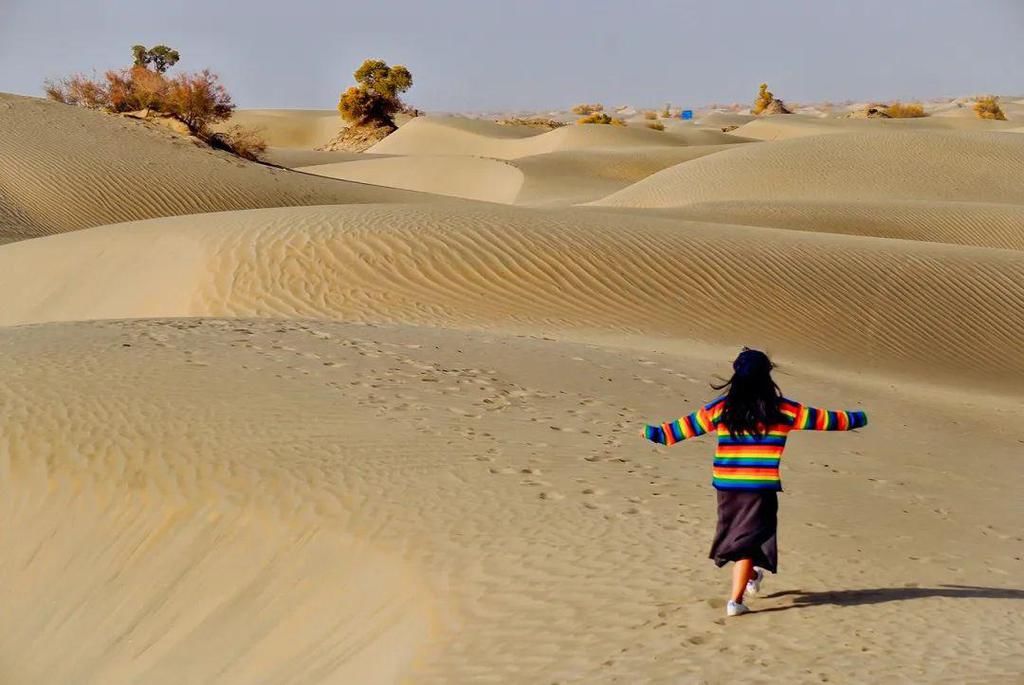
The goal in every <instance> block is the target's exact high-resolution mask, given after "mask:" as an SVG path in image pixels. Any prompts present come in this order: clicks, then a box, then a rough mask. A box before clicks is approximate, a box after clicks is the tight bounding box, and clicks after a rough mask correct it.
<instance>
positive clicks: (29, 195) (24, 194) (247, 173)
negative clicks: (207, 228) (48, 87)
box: [0, 94, 428, 241]
mask: <svg viewBox="0 0 1024 685" xmlns="http://www.w3.org/2000/svg"><path fill="white" fill-rule="evenodd" d="M0 116H2V117H3V126H0V162H2V163H0V228H6V229H7V231H6V232H5V233H3V234H0V241H11V240H19V239H23V238H26V237H32V236H38V235H48V234H53V233H60V232H63V231H70V230H75V229H79V228H85V227H87V226H97V225H101V224H110V223H115V222H120V221H132V220H136V219H148V218H152V217H160V216H170V215H179V214H194V213H197V212H213V211H222V210H229V209H248V208H254V207H279V206H289V205H303V204H307V205H308V204H332V203H348V202H383V201H413V202H415V201H417V197H416V196H414V195H410V194H408V193H403V192H402V191H396V190H389V189H381V188H374V187H370V186H365V185H359V184H353V183H346V182H344V181H331V180H327V179H322V178H316V177H312V176H308V175H302V174H294V173H291V172H288V171H282V170H277V169H272V168H269V167H265V166H261V165H258V164H253V163H250V162H246V161H244V160H240V159H238V158H237V157H234V156H231V155H228V154H226V153H222V152H216V151H213V150H210V149H208V148H204V147H199V146H197V144H196V143H195V142H194V141H192V140H191V139H189V138H185V137H182V136H178V135H176V134H173V133H171V132H169V131H164V130H157V129H152V128H149V127H147V126H146V125H144V124H143V123H141V122H139V121H135V120H130V119H124V118H121V117H114V116H110V115H106V114H101V113H98V112H92V111H87V110H84V109H80V108H76V107H69V106H67V105H60V104H58V103H53V102H48V101H45V100H39V99H35V98H25V97H20V96H14V95H2V94H0ZM426 199H428V198H420V200H426Z"/></svg>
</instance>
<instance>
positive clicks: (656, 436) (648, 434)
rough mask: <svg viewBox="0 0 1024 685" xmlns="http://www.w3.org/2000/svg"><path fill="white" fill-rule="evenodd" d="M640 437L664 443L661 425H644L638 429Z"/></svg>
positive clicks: (660, 443)
mask: <svg viewBox="0 0 1024 685" xmlns="http://www.w3.org/2000/svg"><path fill="white" fill-rule="evenodd" d="M640 437H641V438H643V439H644V440H650V441H651V442H653V443H656V444H658V445H664V444H665V431H664V429H662V427H661V426H644V427H643V429H642V430H641V431H640Z"/></svg>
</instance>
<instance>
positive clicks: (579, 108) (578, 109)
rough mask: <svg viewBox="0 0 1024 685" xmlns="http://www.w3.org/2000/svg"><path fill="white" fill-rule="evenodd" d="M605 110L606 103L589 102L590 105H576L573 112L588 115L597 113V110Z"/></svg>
mask: <svg viewBox="0 0 1024 685" xmlns="http://www.w3.org/2000/svg"><path fill="white" fill-rule="evenodd" d="M603 111H604V105H601V104H597V103H594V104H589V105H588V104H582V105H576V106H575V107H573V108H572V113H573V114H581V115H584V116H586V115H588V114H596V113H597V112H603Z"/></svg>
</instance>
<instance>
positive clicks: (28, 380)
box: [0, 232, 1024, 685]
mask: <svg viewBox="0 0 1024 685" xmlns="http://www.w3.org/2000/svg"><path fill="white" fill-rule="evenodd" d="M86 233H88V232H86ZM75 235H81V234H73V235H69V236H67V237H69V238H70V237H74V236H75ZM30 242H31V241H30ZM4 249H6V248H4ZM0 349H3V351H4V354H3V355H0V371H2V373H3V377H4V378H5V379H6V382H5V383H4V385H3V386H2V387H0V401H2V402H3V405H4V407H5V411H4V414H3V416H2V418H0V434H2V435H3V436H4V445H5V449H4V453H3V455H4V458H3V461H2V463H0V488H2V494H3V498H2V499H0V501H2V502H3V504H2V505H0V506H2V507H3V514H4V515H3V517H2V519H0V520H2V523H0V526H2V533H3V535H0V552H2V554H0V559H2V560H3V561H2V563H0V581H2V582H0V600H2V601H3V604H4V612H3V618H2V620H0V635H2V636H3V638H4V639H3V640H0V661H2V663H3V667H2V669H3V673H4V677H5V679H6V680H9V681H11V682H74V683H81V684H83V685H93V684H97V685H98V684H100V683H104V684H109V683H137V682H146V683H167V684H168V685H169V684H171V683H182V682H214V681H216V682H219V683H251V682H294V683H337V682H344V683H367V684H368V685H374V684H376V683H394V682H403V681H405V682H416V683H463V682H473V681H475V680H485V679H486V680H493V681H495V682H552V681H559V682H588V683H604V682H634V681H635V680H636V679H637V677H638V676H641V677H643V678H645V679H649V680H650V681H652V682H665V683H671V682H680V679H681V678H685V679H690V680H697V679H704V680H708V681H711V682H716V681H727V680H730V679H734V678H736V677H738V676H739V675H741V674H742V673H749V661H748V659H747V658H745V655H749V654H750V652H751V650H754V651H756V653H757V654H758V655H759V657H758V658H759V660H760V661H761V662H763V668H764V669H765V670H766V672H770V673H771V675H772V678H775V677H778V676H782V677H784V678H786V679H787V680H790V681H794V682H799V681H801V680H804V679H806V676H807V675H808V673H810V674H811V675H812V676H813V677H814V678H815V679H817V680H822V679H825V678H827V679H828V680H829V681H831V682H842V681H843V680H844V679H846V677H847V675H848V674H849V673H851V672H856V673H857V674H858V676H862V677H864V678H867V679H868V680H870V681H872V682H909V681H917V682H934V681H937V680H941V679H952V680H960V681H970V680H982V681H986V680H990V681H991V680H998V679H999V678H1000V677H1005V676H1008V675H1009V674H1011V673H1012V672H1013V669H1014V668H1015V664H1017V663H1019V660H1020V657H1021V649H1020V644H1019V640H1017V639H1016V636H1017V634H1018V632H1019V631H1018V630H1017V628H1018V627H1019V622H1020V617H1019V612H1018V611H1016V608H1015V605H1016V603H1017V601H1019V599H1020V597H1021V591H1020V590H1019V589H1014V588H1018V586H1019V584H1017V583H1015V582H1014V580H1013V579H1014V577H1015V574H1016V571H1017V566H1018V563H1019V562H1017V561H1016V560H1015V559H1014V556H1019V555H1020V546H1021V545H1020V537H1019V531H1017V530H1016V529H1015V528H1014V526H1013V525H1012V522H1013V521H1015V520H1017V519H1019V517H1020V516H1021V515H1022V514H1024V511H1022V510H1021V504H1020V501H1019V498H1016V497H1014V493H1015V488H1016V482H1015V481H1014V479H1012V478H1006V477H1005V470H1003V469H1004V467H1005V465H1006V464H1008V463H1013V460H1014V459H1016V458H1017V455H1018V454H1017V453H1018V452H1019V450H1017V449H1016V447H1017V440H1019V439H1024V435H1022V434H1021V430H1020V428H1019V426H1020V425H1022V422H1021V420H1020V419H1021V415H1022V413H1024V412H1022V410H1021V408H1020V407H1019V406H1016V405H1014V404H1008V403H1006V402H1005V401H1003V402H1000V403H998V404H996V403H993V402H991V401H983V400H981V401H976V400H974V399H972V398H971V396H970V395H969V394H968V395H964V394H962V393H957V394H956V395H955V397H951V398H949V399H948V400H943V399H942V398H941V396H939V397H938V398H935V397H931V396H929V395H921V394H916V395H915V394H914V393H913V391H912V390H911V389H910V388H907V387H903V386H901V387H899V388H898V389H893V388H890V387H889V384H884V385H881V386H879V387H875V388H872V387H870V386H864V385H858V384H855V383H851V382H849V381H844V380H843V378H842V377H841V376H838V377H837V376H836V374H834V373H831V374H828V375H827V376H824V377H821V378H816V377H815V376H814V375H813V374H808V373H805V372H801V366H799V365H795V366H793V367H792V369H791V370H790V371H788V372H786V373H784V374H783V375H780V379H781V380H782V382H783V384H784V387H785V388H786V391H787V392H788V393H790V394H794V395H796V396H799V397H801V398H807V399H806V401H812V402H819V401H825V400H827V401H829V402H834V403H836V404H837V406H867V407H869V408H870V409H871V411H872V412H873V422H872V426H871V430H870V431H863V432H862V433H858V434H853V435H845V436H835V435H810V434H807V435H804V434H802V435H800V436H798V438H794V439H793V440H791V447H790V448H789V450H787V453H786V463H787V466H786V467H785V469H786V478H787V482H788V487H789V489H790V491H791V492H790V493H789V494H788V495H787V496H786V499H785V504H784V508H785V509H784V515H783V517H782V533H781V536H782V539H783V549H782V555H781V558H782V575H780V576H778V577H772V578H770V579H769V581H768V582H767V583H766V590H767V591H768V593H769V594H770V596H768V597H763V598H759V599H757V600H756V604H755V606H756V607H757V608H758V609H760V610H761V611H759V612H757V613H755V614H752V615H750V616H749V617H747V618H745V619H743V621H742V622H737V623H728V624H725V623H724V622H723V620H722V618H721V614H722V599H721V594H722V592H723V591H724V590H723V588H724V587H725V573H724V572H722V571H718V570H716V569H715V568H714V566H713V565H712V564H711V563H710V562H709V561H707V560H706V559H704V558H703V557H704V555H705V554H706V551H707V545H708V543H709V540H710V536H711V533H712V531H713V522H714V514H715V509H714V502H713V497H712V494H711V492H710V488H709V486H708V485H707V479H708V470H709V468H710V466H709V461H710V457H709V454H710V453H709V449H710V448H709V446H708V445H707V444H688V445H683V446H679V447H676V448H673V451H671V452H668V451H665V450H659V449H656V448H653V447H645V446H643V445H642V444H638V443H637V442H636V441H635V438H634V435H635V430H634V429H635V424H636V422H637V421H638V420H642V419H644V418H646V417H649V416H660V415H661V414H664V413H665V412H666V411H671V410H673V409H676V410H680V409H681V408H684V407H688V406H693V405H696V404H697V403H699V402H702V401H704V400H705V399H706V397H707V395H708V394H709V393H710V392H711V390H710V388H708V387H707V385H706V381H707V380H708V379H709V378H711V377H712V374H714V373H718V372H721V371H722V370H723V369H722V367H723V364H722V363H721V358H722V355H723V352H722V351H716V352H715V355H714V356H716V357H718V359H717V360H716V361H715V362H709V361H707V360H705V359H704V358H703V357H702V356H701V355H700V354H696V355H695V354H693V351H692V350H685V351H684V350H681V349H679V348H678V347H677V348H676V350H675V351H673V352H671V353H662V352H652V351H641V350H636V349H628V348H627V349H617V348H616V347H602V346H595V345H577V344H573V343H569V342H565V341H562V342H554V341H549V340H541V339H529V338H517V337H504V336H500V335H495V334H487V335H471V334H465V333H460V332H457V331H445V330H441V329H437V328H420V329H410V328H405V327H401V328H394V329H391V328H381V327H369V326H353V325H345V324H339V323H336V322H328V321H318V322H294V321H292V322H289V321H274V320H270V321H245V320H229V321H217V320H176V321H166V320H165V321H136V322H95V323H72V324H46V325H41V326H29V327H22V328H13V329H11V328H8V329H3V330H0ZM787 359H788V358H787V357H783V361H786V360H787ZM609 380H611V381H613V382H611V383H610V382H609ZM951 418H955V424H954V423H952V422H951V421H950V419H951ZM908 425H909V426H911V427H912V429H911V430H908V428H907V426H908ZM979 435H996V436H997V439H992V440H989V441H987V442H985V443H983V444H979V441H978V437H977V436H979ZM979 446H983V447H984V449H979ZM967 454H969V455H970V458H969V459H968V458H964V455H967ZM867 503H869V504H870V506H866V504H867ZM883 529H884V530H887V531H889V533H888V534H887V535H884V536H880V535H878V533H877V531H879V530H883ZM936 531H941V535H938V534H936ZM854 550H856V552H854ZM823 558H825V559H832V560H834V561H835V562H836V563H834V564H833V565H832V567H830V568H829V569H828V570H827V571H824V570H823V569H822V567H821V559H823ZM775 593H781V594H778V595H775ZM864 626H870V630H867V629H864ZM737 631H739V632H737ZM737 636H739V637H740V638H742V639H741V640H739V641H738V640H737ZM979 636H984V638H983V639H982V638H981V637H979ZM826 644H827V645H832V647H831V648H830V649H828V650H823V649H811V648H810V647H811V646H817V645H826ZM922 644H925V645H928V648H927V651H926V652H925V654H926V656H927V658H922V659H915V660H912V661H911V662H909V663H908V661H907V659H906V655H907V654H918V653H920V650H921V645H922ZM865 654H867V655H870V657H871V658H865ZM684 682H685V680H684Z"/></svg>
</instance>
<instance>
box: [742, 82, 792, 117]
mask: <svg viewBox="0 0 1024 685" xmlns="http://www.w3.org/2000/svg"><path fill="white" fill-rule="evenodd" d="M751 111H752V112H753V113H754V114H791V112H790V111H789V109H787V108H786V105H785V103H784V102H782V100H780V99H778V98H777V97H775V94H774V93H772V92H771V91H770V90H768V84H767V83H762V84H761V86H760V88H759V89H758V92H757V99H756V100H754V106H753V107H752V108H751Z"/></svg>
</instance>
